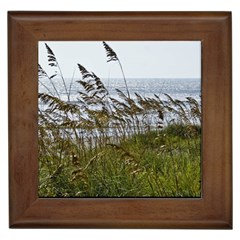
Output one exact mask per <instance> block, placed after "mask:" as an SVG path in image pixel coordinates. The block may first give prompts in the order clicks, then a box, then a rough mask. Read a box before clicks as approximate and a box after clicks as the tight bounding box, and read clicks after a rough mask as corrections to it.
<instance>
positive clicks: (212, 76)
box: [8, 12, 232, 229]
mask: <svg viewBox="0 0 240 240" xmlns="http://www.w3.org/2000/svg"><path fill="white" fill-rule="evenodd" d="M8 31H9V32H8V44H9V45H8V48H9V60H8V61H9V185H10V196H9V204H10V209H9V214H10V223H9V224H10V227H12V228H37V227H40V228H43V227H44V228H211V229H212V228H213V229H218V228H221V229H231V228H232V138H231V137H232V119H231V116H232V106H231V104H232V103H231V94H232V93H231V91H232V89H231V78H232V76H231V66H232V63H231V59H232V56H231V51H232V49H231V13H229V12H101V13H100V12H9V13H8ZM44 40H46V41H47V40H62V41H63V40H199V41H201V42H202V117H203V120H202V198H199V199H185V198H183V199H167V198H142V199H141V198H99V199H98V198H82V199H81V198H76V199H70V198H69V199H63V198H62V199H61V198H60V199H42V198H38V193H37V187H38V144H37V129H38V123H37V118H38V115H37V114H38V112H37V109H38V99H37V95H38V76H37V63H38V59H37V56H38V49H37V44H38V41H44Z"/></svg>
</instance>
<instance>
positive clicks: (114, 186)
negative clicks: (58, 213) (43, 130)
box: [39, 125, 201, 197]
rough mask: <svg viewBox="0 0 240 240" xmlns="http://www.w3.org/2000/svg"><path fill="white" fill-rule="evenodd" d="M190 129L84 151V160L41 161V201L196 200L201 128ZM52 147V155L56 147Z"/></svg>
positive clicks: (57, 158) (171, 128)
mask: <svg viewBox="0 0 240 240" xmlns="http://www.w3.org/2000/svg"><path fill="white" fill-rule="evenodd" d="M191 128H192V129H191V130H192V131H190V130H189V127H188V126H182V125H171V126H169V127H167V128H165V129H164V130H159V131H151V132H147V133H145V134H137V135H133V136H131V137H129V138H127V139H125V140H122V141H121V142H120V143H119V144H106V146H104V147H101V148H95V149H92V150H89V151H86V153H85V154H86V155H87V156H85V157H84V158H83V157H81V156H80V155H79V156H72V155H71V154H69V155H67V154H66V153H65V157H62V159H60V156H59V155H57V154H56V155H55V158H53V157H52V156H51V155H49V158H47V159H46V155H45V159H40V163H41V164H40V187H39V196H40V197H200V195H201V182H200V179H201V166H200V145H201V144H200V136H201V135H200V128H199V127H191ZM180 133H182V134H180ZM189 133H190V135H189ZM51 146H52V147H53V149H52V150H53V151H56V149H57V147H58V146H54V143H52V144H51ZM54 147H56V149H54ZM69 149H71V150H73V151H74V149H76V146H74V145H73V146H68V150H69ZM71 150H70V151H69V152H71Z"/></svg>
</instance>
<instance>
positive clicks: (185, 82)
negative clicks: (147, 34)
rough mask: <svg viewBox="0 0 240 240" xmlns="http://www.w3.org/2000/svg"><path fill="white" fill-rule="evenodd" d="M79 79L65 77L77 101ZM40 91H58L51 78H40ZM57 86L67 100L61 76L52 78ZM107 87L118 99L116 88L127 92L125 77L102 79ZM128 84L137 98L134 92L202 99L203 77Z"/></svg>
mask: <svg viewBox="0 0 240 240" xmlns="http://www.w3.org/2000/svg"><path fill="white" fill-rule="evenodd" d="M77 80H79V79H74V80H73V81H72V80H71V79H70V78H67V79H65V81H66V86H67V90H68V91H69V89H70V86H71V90H70V96H71V99H70V100H71V101H74V102H75V101H77V99H78V97H79V93H78V91H82V90H83V89H82V87H81V86H80V84H79V83H77V82H76V81H77ZM40 81H41V83H39V93H48V92H49V91H50V92H51V93H52V94H53V95H55V96H57V95H56V92H55V91H54V88H53V86H52V83H51V82H50V80H49V79H44V78H42V79H40ZM52 81H53V83H54V85H55V88H56V89H57V91H58V92H59V94H60V97H61V99H62V100H67V93H66V91H65V88H64V85H63V82H62V80H61V79H59V78H53V79H52ZM102 82H103V83H104V85H105V87H106V88H107V89H108V91H109V93H110V96H111V97H113V98H116V99H118V95H117V92H116V90H115V89H116V88H117V89H119V90H121V91H122V92H123V93H126V88H125V84H124V80H123V78H111V79H106V78H105V79H102ZM127 85H128V89H129V92H130V95H131V97H132V98H133V99H134V98H136V96H135V94H134V93H138V94H140V95H141V96H143V97H154V94H156V95H158V96H159V97H160V98H161V99H162V100H165V99H166V96H165V95H164V94H165V93H166V94H169V95H170V96H171V97H172V98H174V99H178V100H181V101H184V100H185V99H186V97H193V98H195V99H196V100H197V101H198V102H200V101H201V79H197V78H185V79H184V78H174V79H173V78H171V79H169V78H127Z"/></svg>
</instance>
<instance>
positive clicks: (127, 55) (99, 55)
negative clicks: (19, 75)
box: [39, 41, 201, 78]
mask: <svg viewBox="0 0 240 240" xmlns="http://www.w3.org/2000/svg"><path fill="white" fill-rule="evenodd" d="M44 43H47V44H48V45H49V47H50V48H51V49H52V50H53V52H54V54H55V56H56V58H57V60H58V62H59V65H60V67H61V70H62V73H63V75H64V76H65V77H72V75H73V72H74V69H76V73H75V77H79V76H80V73H79V71H78V69H77V67H76V66H77V63H80V64H81V65H83V66H84V67H85V68H86V69H87V70H88V71H92V72H94V73H95V74H96V75H97V76H98V77H100V78H108V77H112V78H114V77H122V74H121V70H120V67H119V65H118V63H117V62H116V61H114V62H108V63H107V57H106V52H105V49H104V47H103V44H102V42H101V41H74V42H73V41H47V42H39V63H40V65H41V66H42V67H43V69H44V70H45V71H47V72H48V74H49V75H50V74H53V73H54V71H55V70H54V68H52V67H49V66H48V61H47V51H46V48H45V44H44ZM106 43H107V44H108V45H109V46H110V47H111V48H112V49H113V50H114V51H115V52H116V53H117V56H118V58H119V59H120V61H121V63H122V66H123V70H124V73H125V76H126V78H201V42H200V41H106Z"/></svg>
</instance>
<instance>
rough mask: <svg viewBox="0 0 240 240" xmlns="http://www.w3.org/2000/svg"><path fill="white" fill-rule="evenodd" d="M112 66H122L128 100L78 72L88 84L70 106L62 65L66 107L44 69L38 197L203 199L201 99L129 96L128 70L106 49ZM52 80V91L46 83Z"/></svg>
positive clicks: (54, 64)
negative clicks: (114, 62) (126, 72)
mask: <svg viewBox="0 0 240 240" xmlns="http://www.w3.org/2000/svg"><path fill="white" fill-rule="evenodd" d="M103 46H104V48H105V50H106V53H107V57H108V61H118V62H119V65H120V67H121V70H122V73H123V78H124V83H125V87H126V93H127V94H125V93H124V92H123V91H121V90H120V89H116V93H117V95H118V98H114V97H112V96H111V95H110V94H109V91H108V89H107V88H106V87H105V86H104V84H103V82H102V81H101V79H100V78H99V77H98V76H97V75H96V74H95V73H93V72H91V71H88V70H87V69H86V68H85V67H84V66H82V65H81V64H77V66H78V70H79V72H80V73H81V76H82V78H81V79H80V80H78V81H77V83H78V84H79V91H78V94H79V97H78V101H77V102H72V101H71V100H72V99H71V94H70V91H69V89H67V86H66V82H65V79H64V77H63V75H62V72H61V69H60V66H59V64H58V62H57V58H56V56H55V54H54V52H53V51H52V49H51V48H50V47H49V46H48V45H47V44H46V49H47V53H48V61H49V65H50V66H51V67H53V68H57V73H56V74H58V75H60V79H61V81H62V82H63V84H64V88H65V91H66V94H67V101H66V100H63V99H61V96H60V93H59V91H58V89H57V87H56V85H55V82H54V80H55V79H56V78H55V77H56V76H57V75H55V74H54V75H52V76H49V75H48V74H47V73H46V72H45V71H44V70H43V68H42V67H41V66H40V65H39V84H41V85H42V86H43V87H44V88H45V90H46V91H44V93H39V104H40V105H41V104H43V105H44V108H41V107H40V108H39V196H40V197H199V196H200V195H201V169H200V139H201V126H200V123H201V106H200V104H199V103H198V101H196V100H195V99H193V98H191V97H187V98H186V100H185V101H179V100H177V99H173V98H172V97H171V96H170V95H168V94H166V95H165V96H166V98H167V100H164V101H163V100H162V99H161V98H160V97H159V96H158V95H153V96H152V97H143V96H141V94H140V93H135V96H130V93H129V89H128V86H127V80H126V78H125V75H124V72H123V68H122V65H121V63H120V61H119V59H118V57H117V54H116V53H115V52H114V51H113V49H112V48H111V47H110V46H109V45H108V44H107V43H105V42H103ZM42 78H47V79H48V80H49V81H50V83H51V85H52V86H53V90H50V89H49V88H48V87H47V86H46V85H44V84H43V82H42V81H41V79H42Z"/></svg>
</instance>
